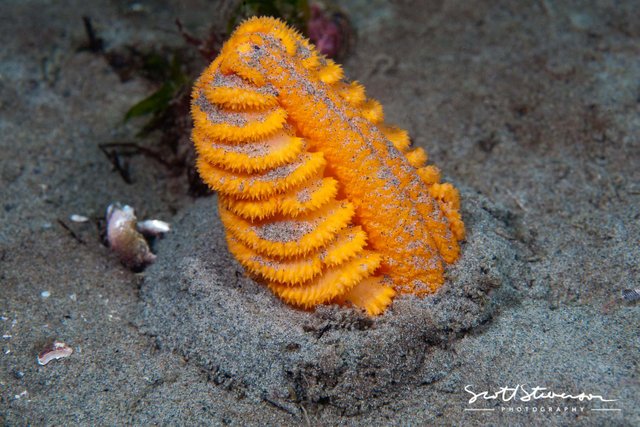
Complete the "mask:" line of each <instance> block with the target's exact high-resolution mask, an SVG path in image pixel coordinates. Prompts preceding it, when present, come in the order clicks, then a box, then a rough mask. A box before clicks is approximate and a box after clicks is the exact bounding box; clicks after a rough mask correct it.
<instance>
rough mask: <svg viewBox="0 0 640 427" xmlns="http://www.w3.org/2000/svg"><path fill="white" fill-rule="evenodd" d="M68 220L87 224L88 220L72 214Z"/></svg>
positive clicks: (82, 216)
mask: <svg viewBox="0 0 640 427" xmlns="http://www.w3.org/2000/svg"><path fill="white" fill-rule="evenodd" d="M69 219H70V220H71V221H73V222H87V221H89V218H88V217H86V216H84V215H78V214H73V215H70V216H69Z"/></svg>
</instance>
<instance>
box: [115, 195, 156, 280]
mask: <svg viewBox="0 0 640 427" xmlns="http://www.w3.org/2000/svg"><path fill="white" fill-rule="evenodd" d="M136 222H137V218H136V215H135V212H134V210H133V208H132V207H131V206H128V205H124V206H122V205H120V203H113V204H111V205H109V207H108V208H107V240H108V241H109V246H110V247H111V249H113V250H114V251H115V252H116V253H117V254H118V256H119V257H120V261H122V263H123V264H124V265H125V266H127V267H128V268H131V269H139V268H142V267H144V266H145V265H147V264H151V263H152V262H153V261H155V259H156V256H155V255H154V254H153V253H152V252H151V249H149V244H148V243H147V241H146V240H145V238H144V236H143V235H142V234H140V232H138V230H137V229H136Z"/></svg>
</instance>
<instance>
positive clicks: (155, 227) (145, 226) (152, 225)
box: [138, 219, 171, 236]
mask: <svg viewBox="0 0 640 427" xmlns="http://www.w3.org/2000/svg"><path fill="white" fill-rule="evenodd" d="M138 231H139V232H141V233H142V234H144V235H147V236H157V235H159V234H164V233H168V232H169V231H171V226H170V225H169V223H168V222H164V221H160V220H159V219H147V220H144V221H140V222H139V223H138Z"/></svg>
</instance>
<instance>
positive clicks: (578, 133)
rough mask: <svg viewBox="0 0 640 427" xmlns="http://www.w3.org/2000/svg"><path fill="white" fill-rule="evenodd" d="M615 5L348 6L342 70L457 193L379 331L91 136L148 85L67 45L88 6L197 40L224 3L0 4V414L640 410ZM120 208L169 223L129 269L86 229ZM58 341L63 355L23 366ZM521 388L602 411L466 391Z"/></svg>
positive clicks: (630, 74) (83, 420)
mask: <svg viewBox="0 0 640 427" xmlns="http://www.w3.org/2000/svg"><path fill="white" fill-rule="evenodd" d="M633 3H634V2H632V1H626V2H620V3H618V4H616V5H615V6H609V5H608V2H562V5H559V4H556V2H548V1H528V2H503V3H496V2H488V1H487V2H480V3H476V4H474V5H471V4H469V2H464V1H451V2H443V1H429V2H418V1H415V2H410V1H407V2H393V3H391V2H382V1H377V2H373V3H372V2H363V1H356V0H352V1H348V2H344V9H345V11H346V12H347V13H348V14H349V16H350V17H351V18H352V20H353V23H354V25H355V28H356V30H357V33H358V39H357V43H356V45H355V48H354V50H353V52H352V54H351V56H349V57H348V58H347V60H346V62H345V71H346V74H347V75H348V76H349V77H350V78H353V79H357V80H359V81H361V82H362V83H363V84H365V86H366V88H367V93H368V94H369V95H371V96H374V97H376V98H377V99H379V100H380V101H381V102H382V104H383V106H384V108H385V117H386V119H387V120H388V121H390V122H392V123H396V124H398V125H400V126H402V127H404V128H406V129H408V130H409V133H410V134H411V136H412V137H413V139H414V143H415V144H416V145H417V146H421V147H423V148H425V149H426V150H427V152H428V153H429V157H430V161H431V162H433V163H434V164H436V165H437V166H438V167H440V168H441V169H442V171H443V174H444V176H445V179H446V180H449V181H451V182H453V183H454V184H456V185H457V186H459V188H460V189H461V194H462V215H463V219H464V220H465V223H466V225H467V229H468V238H467V241H466V243H465V244H464V245H463V248H462V251H463V256H462V258H461V260H460V261H459V262H458V263H457V264H456V265H455V266H453V267H452V268H450V269H449V270H448V272H447V284H446V285H445V286H444V287H443V288H442V289H441V290H440V291H439V292H438V293H437V294H435V295H433V296H431V297H428V298H425V299H423V300H419V299H416V298H413V297H403V298H400V299H398V300H396V301H395V302H394V304H393V306H392V308H391V310H389V311H388V312H387V313H385V314H384V315H383V316H381V317H379V318H376V319H373V320H372V319H369V318H367V317H365V316H363V315H361V314H358V313H356V312H354V311H352V310H348V309H340V308H337V307H324V308H321V309H318V310H316V311H315V312H302V311H299V310H295V309H292V308H290V307H288V306H286V305H285V304H283V303H282V302H280V301H279V300H278V299H277V298H275V297H274V296H273V295H272V294H271V293H270V292H269V291H268V290H267V289H265V288H264V287H263V286H261V285H258V284H256V283H254V282H253V281H251V280H250V279H248V278H246V277H245V276H244V275H243V274H242V271H241V268H240V267H239V265H238V264H237V263H236V262H235V261H234V260H233V258H232V257H231V256H230V255H229V254H228V251H227V250H226V246H225V243H224V237H223V234H222V227H221V224H220V221H219V218H218V214H217V210H216V203H217V202H216V199H215V196H214V197H209V198H201V199H197V200H194V199H192V198H190V197H188V196H187V180H186V177H185V176H174V175H172V174H170V173H168V171H167V170H166V168H165V167H164V166H162V165H161V164H159V163H158V162H156V161H154V160H153V159H151V158H146V157H144V156H137V157H133V158H131V160H130V170H131V177H132V181H133V183H132V184H127V183H126V182H125V181H124V180H123V179H122V178H121V177H120V175H119V174H118V173H117V172H114V171H113V170H112V166H111V164H110V163H109V162H108V160H107V159H106V157H105V156H104V155H103V153H102V152H101V151H100V150H99V147H98V144H101V143H106V142H113V141H130V140H132V139H133V136H132V135H133V134H134V133H135V131H136V130H137V129H139V127H140V126H141V124H142V123H143V122H142V121H139V120H133V121H131V122H129V123H126V124H124V123H123V122H122V117H123V116H124V114H125V112H126V111H127V109H128V108H129V107H130V106H131V105H132V104H133V103H135V102H136V101H137V100H139V99H140V98H142V97H144V96H146V95H147V94H148V93H150V91H151V90H153V87H152V86H150V85H149V84H148V82H146V81H145V80H144V79H142V78H140V77H134V78H132V79H130V80H128V81H125V82H123V81H121V80H120V78H119V77H118V75H117V74H116V73H115V71H114V70H113V69H112V68H111V67H110V66H109V65H108V64H107V62H106V61H105V59H104V57H103V56H101V55H96V54H94V53H91V52H87V51H82V50H80V51H79V50H78V48H79V47H80V46H81V45H82V44H83V43H84V42H85V35H84V29H83V27H82V21H81V16H82V15H89V16H91V17H92V18H93V20H94V24H95V26H96V29H97V30H98V32H99V34H100V36H101V37H102V38H104V39H105V43H106V45H107V46H106V47H107V48H108V49H110V48H115V47H119V46H124V45H127V44H138V45H142V46H178V45H181V44H182V43H183V42H182V40H181V39H180V37H179V36H178V35H177V34H176V32H175V28H174V26H173V25H174V24H173V21H174V19H175V18H176V17H180V18H181V20H182V21H183V23H184V24H185V25H186V26H187V28H193V29H194V32H195V31H196V30H200V31H202V32H204V30H205V29H206V28H207V27H208V25H209V24H210V23H211V22H212V20H213V19H216V18H215V17H216V16H220V13H219V9H220V6H219V5H217V4H210V2H205V1H195V0H191V1H187V2H177V1H162V2H154V3H153V4H151V3H144V2H141V3H136V4H135V5H132V4H130V3H125V2H92V3H91V5H90V6H84V5H83V3H82V2H75V3H74V2H70V3H69V2H67V5H66V6H61V5H59V4H57V3H50V2H43V1H33V0H29V1H20V2H18V1H13V2H5V3H4V4H3V5H2V6H0V10H2V12H3V13H2V15H3V18H4V19H3V22H2V24H0V34H1V36H2V37H1V38H2V40H3V41H4V43H3V49H1V50H0V132H1V134H2V138H0V150H1V152H2V155H0V159H1V163H0V200H1V201H2V209H0V289H1V294H0V316H1V317H0V329H1V332H2V339H1V341H0V342H1V344H2V346H1V349H0V350H1V351H2V353H1V354H0V358H1V360H2V365H1V369H0V420H1V421H2V423H3V424H6V425H27V424H30V425H60V424H71V425H104V424H135V425H148V424H154V423H155V424H163V425H175V424H179V425H193V424H216V425H220V424H232V425H258V424H260V425H262V424H269V425H299V424H311V425H336V424H349V425H397V424H429V425H450V424H460V425H504V424H509V425H574V424H575V425H587V426H590V425H603V424H605V423H606V424H609V425H620V426H627V425H637V424H640V409H638V397H637V396H638V394H639V391H640V384H639V382H638V359H639V354H640V352H639V351H638V350H639V347H640V342H639V340H638V314H639V310H640V308H639V307H638V305H637V303H633V302H625V301H623V300H622V298H621V292H622V290H624V289H633V288H638V287H639V286H640V284H639V282H638V277H639V271H638V270H639V265H640V262H639V260H640V247H639V245H638V242H640V225H639V221H638V219H639V216H638V215H639V214H638V212H639V208H640V200H639V197H640V185H639V184H638V183H640V168H639V167H638V166H639V165H640V143H639V142H638V141H639V138H638V135H640V114H639V112H640V103H639V101H640V99H639V98H638V96H639V94H640V59H639V58H640V56H639V55H638V53H639V51H638V45H639V41H640V40H639V39H640V26H639V23H640V16H638V11H637V8H634V4H633ZM225 7H228V6H225ZM223 10H224V8H223ZM212 17H213V18H212ZM203 67H204V63H203ZM158 138H159V136H158V135H151V136H150V137H149V138H148V139H147V140H145V141H144V143H145V144H148V146H150V147H153V143H154V141H155V140H157V139H158ZM114 201H120V202H122V203H127V204H129V205H132V206H133V207H135V208H136V214H137V215H138V217H140V218H158V219H163V220H166V221H168V222H170V223H171V224H172V228H173V229H172V231H171V232H170V233H169V234H168V235H167V236H166V237H165V238H164V239H161V240H160V241H157V242H155V243H156V244H155V245H154V250H155V252H156V253H157V256H158V258H157V261H156V263H155V264H154V265H153V266H151V267H150V268H148V269H147V270H145V271H144V272H142V273H133V272H131V271H129V270H127V269H126V268H125V267H123V266H122V265H121V264H120V262H119V261H118V259H117V257H116V256H115V255H114V254H113V253H112V252H110V250H109V249H108V248H107V247H105V246H104V245H103V244H102V242H101V238H100V231H99V229H100V225H101V224H100V218H103V217H104V213H105V210H106V207H107V206H108V205H109V204H110V203H112V202H114ZM72 214H81V215H86V216H88V217H89V218H90V221H88V222H86V223H75V222H73V221H71V220H70V219H69V217H70V215H72ZM56 340H57V341H63V342H65V343H66V344H67V345H69V346H70V347H71V348H73V350H74V351H73V353H72V354H71V355H70V356H68V357H66V358H63V359H60V360H54V361H51V362H50V363H48V364H47V365H46V366H41V365H39V364H38V362H37V356H38V354H39V353H40V352H41V351H42V350H43V349H44V348H45V347H46V346H47V345H49V344H51V343H52V342H53V341H56ZM518 384H520V385H523V386H525V388H527V389H529V390H530V389H531V388H533V387H536V386H537V387H547V388H548V389H549V390H553V391H555V392H556V393H571V394H578V393H581V392H584V393H587V394H588V393H591V394H593V395H600V396H602V397H603V398H605V399H616V400H615V401H614V402H601V401H598V399H595V400H591V401H588V400H584V401H582V402H580V401H576V400H572V399H560V398H555V399H544V400H537V401H534V402H521V401H514V400H511V401H509V402H498V401H496V400H489V401H482V399H479V401H477V402H475V403H469V399H470V398H471V397H472V394H471V393H469V392H467V391H465V387H466V388H467V389H468V390H472V391H474V392H476V393H480V392H482V391H489V392H491V393H495V392H496V391H498V390H499V389H500V388H501V387H515V386H516V385H518ZM565 407H567V408H568V410H566V411H565V410H564V408H565ZM518 408H519V409H518ZM534 408H535V412H534ZM541 408H545V410H544V412H542V411H541ZM548 408H551V409H553V412H549V411H548ZM556 408H560V411H556ZM573 408H575V410H574V409H573ZM602 408H608V409H619V410H617V411H609V412H601V411H597V410H596V409H602ZM468 409H493V411H481V412H480V411H469V410H468Z"/></svg>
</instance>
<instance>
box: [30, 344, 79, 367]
mask: <svg viewBox="0 0 640 427" xmlns="http://www.w3.org/2000/svg"><path fill="white" fill-rule="evenodd" d="M71 354H73V349H72V348H71V347H69V346H68V345H66V344H65V343H63V342H62V341H54V342H53V344H51V345H50V346H47V348H45V349H44V350H42V351H41V352H40V354H38V363H39V364H40V365H42V366H44V365H46V364H47V363H49V362H51V361H52V360H58V359H63V358H65V357H69V356H71Z"/></svg>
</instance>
